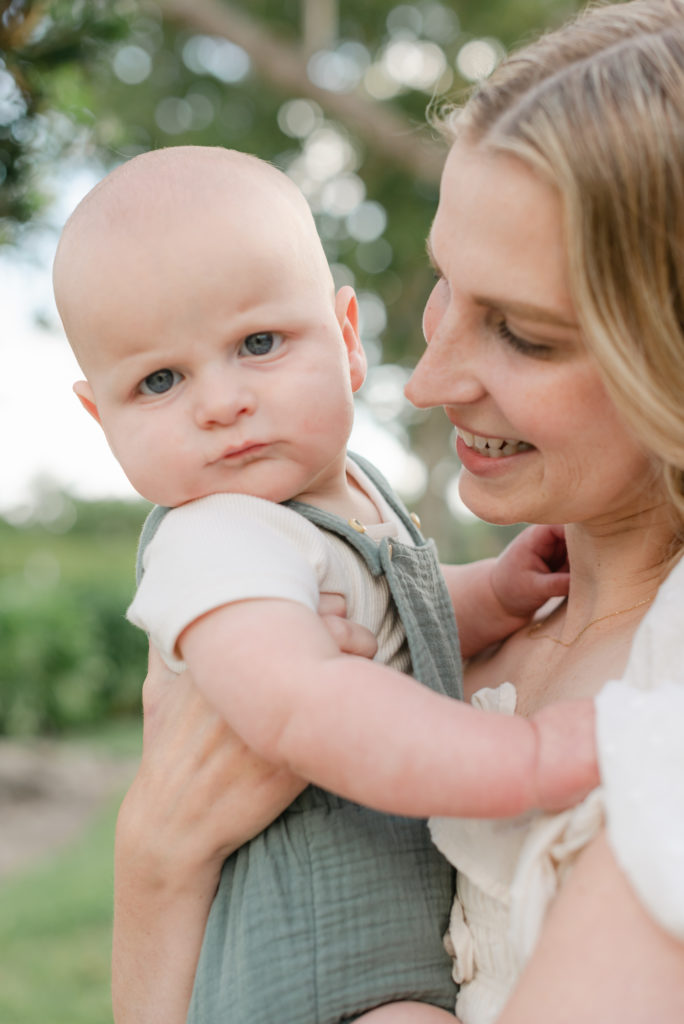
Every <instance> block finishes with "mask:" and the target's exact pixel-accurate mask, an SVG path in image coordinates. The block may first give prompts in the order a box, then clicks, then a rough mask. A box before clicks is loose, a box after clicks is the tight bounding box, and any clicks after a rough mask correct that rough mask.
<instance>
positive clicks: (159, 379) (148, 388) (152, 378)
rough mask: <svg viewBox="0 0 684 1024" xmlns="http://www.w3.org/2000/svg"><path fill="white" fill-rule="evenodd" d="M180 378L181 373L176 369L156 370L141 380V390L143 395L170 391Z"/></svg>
mask: <svg viewBox="0 0 684 1024" xmlns="http://www.w3.org/2000/svg"><path fill="white" fill-rule="evenodd" d="M179 380H181V375H180V373H176V371H175V370H167V369H163V370H155V371H154V373H151V374H150V375H149V376H148V377H145V379H144V380H143V381H141V382H140V391H141V392H142V394H143V395H163V394H165V392H167V391H170V390H171V388H172V387H173V385H174V384H177V383H178V381H179Z"/></svg>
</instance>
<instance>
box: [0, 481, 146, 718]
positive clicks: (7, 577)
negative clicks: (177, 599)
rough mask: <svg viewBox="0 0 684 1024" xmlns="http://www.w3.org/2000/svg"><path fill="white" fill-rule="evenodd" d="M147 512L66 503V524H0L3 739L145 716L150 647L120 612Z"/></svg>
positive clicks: (135, 508)
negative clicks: (142, 713) (142, 712)
mask: <svg viewBox="0 0 684 1024" xmlns="http://www.w3.org/2000/svg"><path fill="white" fill-rule="evenodd" d="M65 509H66V510H68V512H69V515H68V518H67V517H66V515H65ZM145 511H146V507H145V506H144V505H143V504H142V503H141V504H140V505H137V504H136V505H127V504H125V503H116V502H92V503H87V502H74V501H72V500H71V499H68V498H64V504H63V507H62V514H61V518H60V517H58V516H52V517H45V518H44V521H43V522H41V521H40V518H36V519H35V520H34V521H33V522H31V523H28V524H25V525H23V526H18V525H15V526H12V525H10V524H9V523H7V522H5V521H3V520H0V735H2V734H5V735H21V734H32V733H57V732H62V731H65V730H72V729H77V728H81V727H83V726H85V725H90V724H92V723H94V722H98V721H101V720H102V719H106V718H111V717H112V716H123V715H127V714H128V715H130V714H132V713H136V714H137V713H138V712H139V709H140V688H141V684H142V680H143V678H144V674H145V661H146V641H145V637H144V635H143V634H142V633H141V632H140V631H139V630H137V629H135V628H134V627H133V626H131V625H130V624H129V623H128V622H127V621H126V620H125V618H124V613H125V610H126V607H127V606H128V604H129V602H130V600H131V596H132V592H133V580H134V571H133V567H134V560H135V549H136V543H137V536H138V532H139V529H140V525H141V523H142V520H143V518H144V515H145ZM65 527H66V531H65ZM63 531H65V532H63Z"/></svg>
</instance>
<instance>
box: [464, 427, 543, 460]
mask: <svg viewBox="0 0 684 1024" xmlns="http://www.w3.org/2000/svg"><path fill="white" fill-rule="evenodd" d="M456 432H457V434H458V436H459V437H460V438H461V440H462V441H463V443H464V444H465V445H466V447H467V448H472V449H473V450H474V451H476V452H477V454H478V455H484V456H485V458H488V459H500V458H501V456H502V455H518V454H520V452H529V451H531V450H532V448H533V447H534V445H531V444H528V443H527V441H516V440H515V439H511V438H504V437H482V436H481V435H480V434H471V433H470V432H469V431H467V430H461V428H460V427H458V428H457V430H456Z"/></svg>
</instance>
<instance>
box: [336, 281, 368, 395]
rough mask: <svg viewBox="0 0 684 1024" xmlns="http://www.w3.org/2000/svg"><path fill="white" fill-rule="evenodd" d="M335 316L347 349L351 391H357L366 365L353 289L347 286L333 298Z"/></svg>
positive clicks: (364, 373) (364, 376)
mask: <svg viewBox="0 0 684 1024" xmlns="http://www.w3.org/2000/svg"><path fill="white" fill-rule="evenodd" d="M335 315H336V316H337V322H338V323H339V325H340V328H341V330H342V337H343V338H344V344H345V346H346V348H347V356H348V358H349V377H350V380H351V386H352V391H358V390H359V388H360V387H361V385H362V384H363V382H364V380H365V379H366V370H367V369H368V363H367V362H366V353H365V352H364V351H363V345H362V344H361V338H360V337H359V304H358V302H357V300H356V294H355V292H354V289H353V288H352V287H351V286H350V285H348V284H346V285H344V286H343V287H342V288H340V290H339V291H338V293H337V295H336V296H335Z"/></svg>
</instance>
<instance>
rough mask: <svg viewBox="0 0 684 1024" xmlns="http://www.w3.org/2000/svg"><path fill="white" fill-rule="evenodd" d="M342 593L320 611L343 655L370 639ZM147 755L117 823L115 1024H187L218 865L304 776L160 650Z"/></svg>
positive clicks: (151, 687) (364, 647)
mask: <svg viewBox="0 0 684 1024" xmlns="http://www.w3.org/2000/svg"><path fill="white" fill-rule="evenodd" d="M345 611H346V608H345V603H344V600H343V598H341V597H339V596H338V595H324V596H323V597H322V599H321V608H320V612H321V616H322V618H323V620H324V622H325V623H326V626H327V627H328V629H329V631H330V633H331V635H332V636H333V639H334V640H335V642H336V643H337V645H338V647H339V648H340V650H341V651H344V652H347V653H350V654H356V655H359V656H362V657H373V655H374V654H375V651H376V649H377V644H376V641H375V637H374V636H373V635H372V633H370V632H369V631H368V630H366V629H363V627H361V626H357V625H356V624H354V623H352V622H349V621H348V620H347V619H346V618H345V617H344V616H345ZM143 713H144V724H143V752H142V759H141V762H140V767H139V770H138V773H137V775H136V777H135V779H134V781H133V783H132V785H131V787H130V789H129V791H128V793H127V794H126V796H125V798H124V800H123V803H122V805H121V810H120V812H119V818H118V821H117V829H116V844H115V884H114V936H113V949H112V1003H113V1008H114V1020H115V1022H116V1024H157V1022H159V1024H184V1022H185V1019H186V1015H187V1009H188V1005H189V1002H190V996H191V993H192V985H193V979H194V975H195V970H196V966H197V960H198V957H199V953H200V949H201V944H202V937H203V935H204V928H205V925H206V920H207V916H208V914H209V909H210V907H211V902H212V899H213V897H214V893H215V891H216V886H217V884H218V880H219V876H220V870H221V865H222V863H223V861H224V860H225V858H226V857H227V856H228V855H229V854H230V853H232V852H233V851H234V850H235V849H236V848H237V847H238V846H241V845H242V844H243V843H246V842H248V841H249V840H250V839H251V838H252V837H253V836H255V835H257V834H258V833H259V832H261V831H262V830H263V829H264V828H266V827H267V826H268V825H269V824H270V823H271V822H272V821H273V820H274V819H275V818H276V817H277V816H278V815H279V814H280V813H281V812H282V811H283V810H284V809H285V808H286V807H287V806H288V805H289V804H290V803H291V802H292V800H293V799H294V798H295V797H296V796H297V794H298V793H299V792H301V790H302V789H303V788H304V787H305V785H306V783H305V782H304V781H303V780H301V779H298V778H296V777H295V776H293V775H290V774H289V773H287V772H285V771H283V770H282V769H276V768H274V767H273V766H272V765H270V764H268V763H267V762H266V761H263V760H262V759H261V758H259V757H257V756H256V755H255V754H254V753H252V751H251V750H249V748H248V747H247V746H245V744H244V743H243V742H242V741H241V740H240V739H239V737H238V736H237V735H236V734H235V733H234V732H233V731H232V729H230V728H229V726H228V725H227V724H226V723H225V721H224V720H223V719H222V718H220V717H219V715H218V714H217V713H216V712H215V711H214V709H213V708H212V707H211V706H210V705H209V704H208V703H207V701H206V700H205V699H204V697H203V696H202V695H201V694H200V692H199V691H198V690H197V688H196V687H195V685H194V684H193V682H192V679H191V678H190V676H189V674H188V673H183V674H182V675H179V676H177V675H175V674H174V673H172V672H171V671H169V670H168V669H167V668H166V666H165V665H164V663H163V662H162V660H161V658H160V657H159V655H158V654H157V652H156V651H155V650H154V649H151V650H150V663H149V671H148V675H147V678H146V680H145V684H144V686H143Z"/></svg>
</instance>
